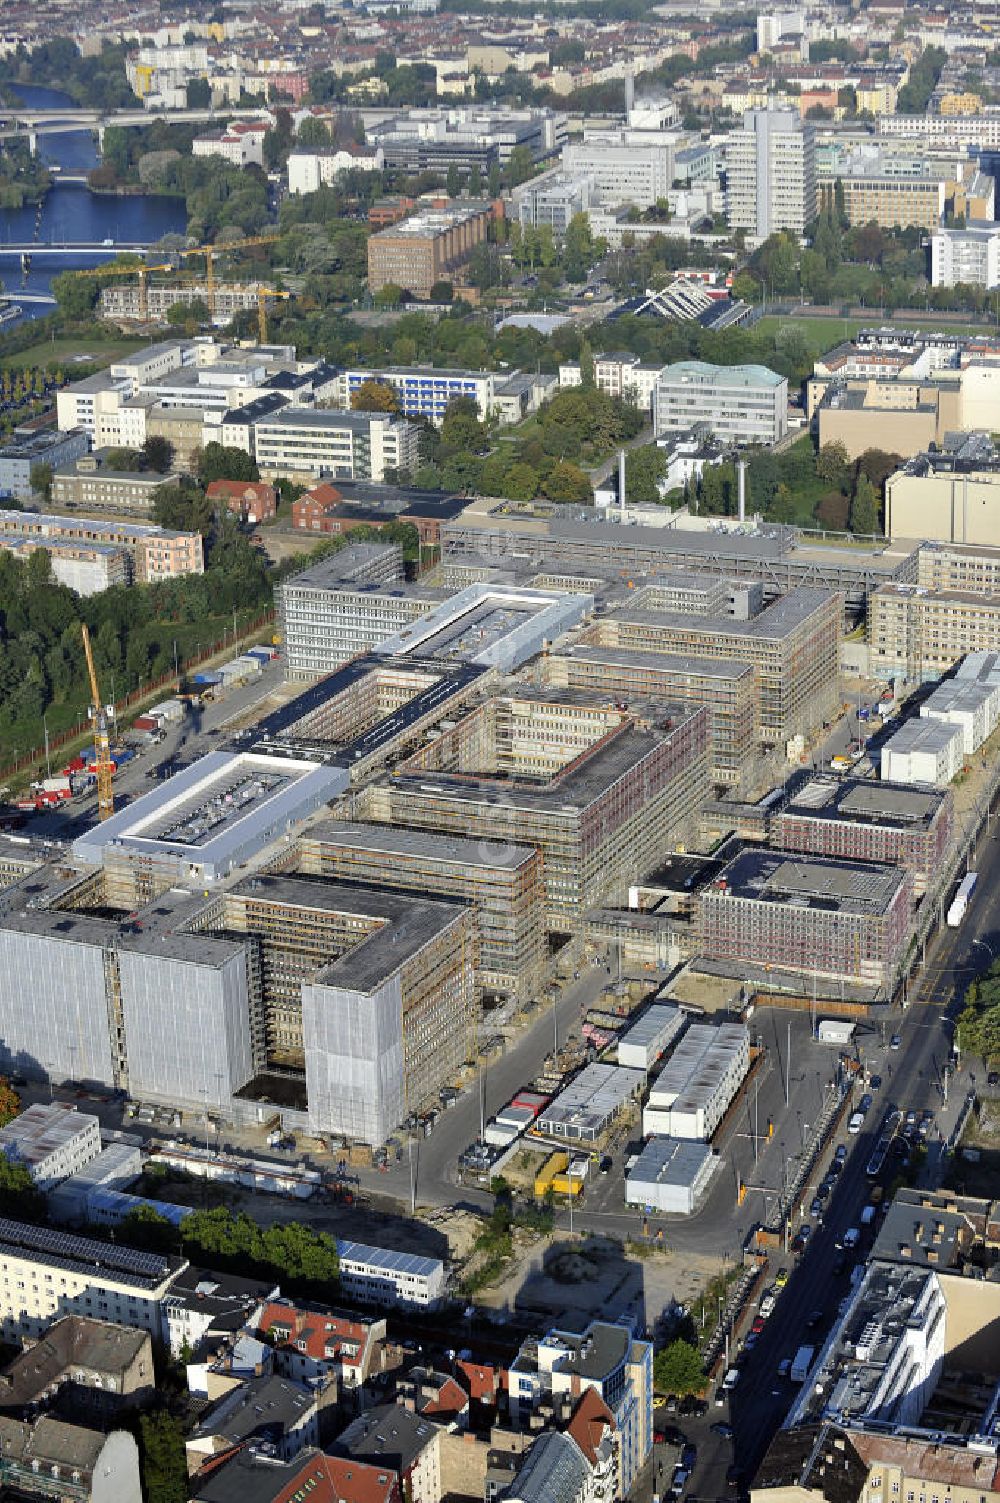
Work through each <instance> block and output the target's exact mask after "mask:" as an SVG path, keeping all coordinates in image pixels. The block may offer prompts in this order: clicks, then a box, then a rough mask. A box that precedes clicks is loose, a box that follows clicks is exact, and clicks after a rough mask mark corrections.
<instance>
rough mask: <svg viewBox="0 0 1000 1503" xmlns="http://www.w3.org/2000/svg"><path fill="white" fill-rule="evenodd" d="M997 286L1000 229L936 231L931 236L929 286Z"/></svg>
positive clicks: (977, 227)
mask: <svg viewBox="0 0 1000 1503" xmlns="http://www.w3.org/2000/svg"><path fill="white" fill-rule="evenodd" d="M959 284H962V285H963V286H966V287H988V288H993V287H997V286H1000V227H998V226H997V225H969V226H968V227H967V228H965V229H962V230H955V229H938V230H936V231H935V233H934V234H933V235H932V236H931V286H932V287H957V286H959Z"/></svg>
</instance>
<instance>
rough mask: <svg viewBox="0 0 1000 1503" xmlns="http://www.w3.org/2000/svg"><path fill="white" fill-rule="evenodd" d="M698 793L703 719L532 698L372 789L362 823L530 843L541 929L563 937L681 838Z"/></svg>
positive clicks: (703, 765) (668, 709)
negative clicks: (538, 879) (541, 900)
mask: <svg viewBox="0 0 1000 1503" xmlns="http://www.w3.org/2000/svg"><path fill="white" fill-rule="evenodd" d="M708 786H709V782H708V712H707V710H705V709H703V708H696V707H693V706H691V705H680V704H677V705H674V704H660V705H658V706H657V707H656V708H655V710H654V709H652V708H651V707H650V708H649V709H648V711H647V714H646V715H644V716H642V717H640V716H639V714H638V713H637V712H636V711H634V710H632V711H626V710H619V709H616V708H615V707H614V706H608V705H607V702H606V700H605V701H604V702H603V703H602V702H601V700H600V699H599V698H598V696H596V695H595V696H593V697H592V698H591V697H584V696H583V695H581V694H560V693H559V692H558V691H555V690H549V691H547V692H546V691H543V690H539V691H531V692H524V693H521V694H519V695H510V696H506V695H505V696H503V697H501V698H498V699H495V700H492V701H491V702H490V703H489V704H487V705H483V706H481V707H479V708H478V709H476V710H473V711H472V712H471V713H469V714H467V715H465V716H463V718H462V719H461V720H459V722H458V724H457V725H456V726H455V727H454V729H452V730H447V731H445V732H444V733H443V734H442V735H441V736H440V737H438V738H437V739H436V740H434V741H433V742H431V743H429V744H428V746H427V747H426V748H424V750H423V751H421V752H418V753H417V754H416V755H415V756H413V757H410V758H408V759H407V760H406V761H405V762H403V763H401V764H400V765H399V767H398V768H397V770H396V772H395V773H394V775H393V776H392V778H391V779H389V780H387V781H382V782H379V783H378V784H376V785H374V786H373V787H372V788H371V790H370V795H369V800H368V805H367V807H366V808H365V814H366V816H367V817H368V818H374V819H378V820H383V821H386V822H389V823H391V824H400V825H410V826H413V827H414V828H419V829H426V830H434V831H437V832H440V833H444V834H450V833H455V834H460V835H462V836H465V837H469V838H472V839H477V840H478V839H485V840H499V841H513V842H514V843H516V844H518V845H533V846H536V847H537V848H538V849H540V850H541V852H542V857H543V862H544V877H545V888H546V908H547V914H546V919H547V924H548V927H549V929H551V930H553V931H555V932H561V933H572V932H574V931H575V930H577V929H579V928H580V927H581V926H582V924H583V921H584V917H585V914H586V912H587V910H588V909H589V908H591V907H593V906H595V905H596V904H598V903H600V902H602V901H604V900H605V899H607V898H610V897H611V896H612V895H614V896H617V897H618V898H619V899H622V900H623V899H624V896H625V893H626V889H627V887H628V886H629V884H630V883H634V882H635V880H636V877H637V875H639V874H641V873H642V872H644V871H647V870H651V869H652V867H653V866H655V864H656V862H657V861H658V859H659V856H660V853H661V852H662V851H663V850H664V849H666V848H667V847H668V846H670V845H673V844H675V843H676V842H677V841H678V840H679V839H683V838H685V836H684V834H683V832H684V831H686V830H687V829H688V827H689V825H690V824H691V823H692V821H693V818H694V815H695V813H696V810H697V808H698V806H699V804H700V803H701V802H702V800H703V799H704V797H705V796H706V794H707V791H708Z"/></svg>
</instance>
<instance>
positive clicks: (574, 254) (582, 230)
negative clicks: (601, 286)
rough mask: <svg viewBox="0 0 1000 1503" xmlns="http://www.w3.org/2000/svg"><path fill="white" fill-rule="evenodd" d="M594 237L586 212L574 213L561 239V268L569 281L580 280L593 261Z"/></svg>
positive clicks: (585, 274)
mask: <svg viewBox="0 0 1000 1503" xmlns="http://www.w3.org/2000/svg"><path fill="white" fill-rule="evenodd" d="M594 255H595V247H594V237H593V235H592V234H591V231H590V220H589V219H588V218H587V216H586V214H574V215H573V218H572V219H571V220H570V222H569V224H568V225H567V226H566V234H565V237H564V239H563V256H562V259H563V270H564V271H565V273H566V276H567V278H568V280H569V281H571V282H582V281H583V280H584V278H585V277H586V276H587V273H588V272H589V271H590V268H591V266H592V264H593V261H594Z"/></svg>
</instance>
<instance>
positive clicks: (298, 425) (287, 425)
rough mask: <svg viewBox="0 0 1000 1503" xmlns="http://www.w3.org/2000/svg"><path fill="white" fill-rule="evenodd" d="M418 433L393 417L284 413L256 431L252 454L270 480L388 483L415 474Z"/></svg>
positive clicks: (321, 411) (304, 410) (288, 410)
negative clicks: (394, 473) (392, 474)
mask: <svg viewBox="0 0 1000 1503" xmlns="http://www.w3.org/2000/svg"><path fill="white" fill-rule="evenodd" d="M419 432H420V430H419V429H418V428H417V426H416V425H415V424H414V423H410V422H407V421H406V419H405V418H399V417H394V416H392V415H391V414H389V413H383V412H378V413H374V412H334V411H330V410H328V409H326V408H320V409H317V410H315V411H311V410H310V409H308V408H297V407H296V408H292V407H284V408H282V409H281V410H280V411H279V412H275V413H274V414H273V415H272V416H271V417H269V418H265V419H264V420H263V421H262V422H259V423H256V424H255V425H254V451H255V454H256V457H257V464H258V465H259V467H260V470H261V474H262V475H263V476H264V477H265V478H268V479H269V478H271V477H273V476H282V475H284V476H287V477H288V478H289V479H292V480H298V479H301V480H304V481H306V482H308V481H310V480H319V479H321V478H323V477H324V476H328V477H329V478H331V479H334V480H335V479H337V478H339V479H341V480H384V479H385V472H386V470H404V469H405V470H411V471H412V470H414V469H416V468H417V465H418V464H419V462H420V453H419Z"/></svg>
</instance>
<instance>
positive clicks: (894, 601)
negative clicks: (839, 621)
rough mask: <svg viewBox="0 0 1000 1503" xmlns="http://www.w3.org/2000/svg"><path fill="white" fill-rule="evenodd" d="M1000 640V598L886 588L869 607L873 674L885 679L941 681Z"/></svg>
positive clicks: (967, 592)
mask: <svg viewBox="0 0 1000 1503" xmlns="http://www.w3.org/2000/svg"><path fill="white" fill-rule="evenodd" d="M998 641H1000V595H988V594H982V593H977V592H975V591H972V590H948V589H942V590H924V589H923V588H921V587H918V586H915V585H904V584H886V585H881V586H880V587H879V588H878V589H877V590H874V591H873V592H872V595H871V599H870V600H869V603H868V650H869V659H870V664H871V671H872V672H873V673H874V674H876V675H877V676H879V677H886V678H893V677H895V676H896V675H901V676H902V677H904V678H909V679H917V680H928V679H936V678H940V677H941V675H942V673H946V672H947V671H948V669H949V668H952V667H954V665H955V664H956V663H957V662H958V661H959V660H960V659H961V658H964V657H965V656H966V654H967V653H970V652H993V651H995V650H996V646H997V642H998Z"/></svg>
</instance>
